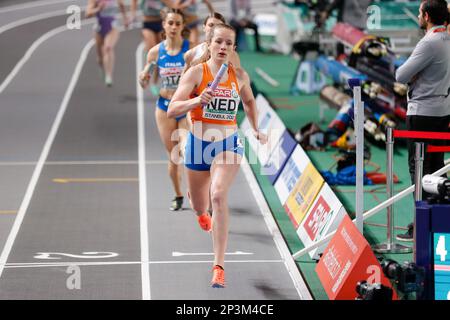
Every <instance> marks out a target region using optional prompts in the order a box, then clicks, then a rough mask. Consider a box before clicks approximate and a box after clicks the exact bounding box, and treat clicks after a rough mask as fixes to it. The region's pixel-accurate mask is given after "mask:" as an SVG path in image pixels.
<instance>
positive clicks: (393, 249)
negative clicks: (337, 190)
mask: <svg viewBox="0 0 450 320" xmlns="http://www.w3.org/2000/svg"><path fill="white" fill-rule="evenodd" d="M393 132H394V131H393V130H391V131H390V133H389V131H388V136H387V141H388V142H389V143H387V146H386V148H387V153H388V154H387V165H388V167H387V168H386V170H387V181H386V189H387V193H388V199H387V200H386V201H384V202H382V203H380V204H379V205H377V206H375V207H374V208H372V209H370V210H368V211H367V212H366V213H364V214H363V215H362V219H363V220H367V219H369V218H370V217H372V216H374V215H375V214H377V213H378V212H380V211H382V210H383V209H387V211H388V242H387V243H385V244H381V245H379V247H380V249H381V250H383V249H385V251H378V252H390V253H399V252H402V253H404V252H405V251H401V250H402V249H401V248H403V247H405V246H401V245H398V244H395V243H394V242H393V233H394V232H393V231H394V230H393V229H394V223H393V207H392V205H393V204H394V203H395V202H396V201H398V200H400V199H402V198H404V197H406V196H407V195H409V194H411V193H413V192H415V191H416V196H415V200H418V199H419V198H420V199H421V198H422V181H421V180H422V171H423V170H422V168H423V159H424V144H423V143H416V158H415V161H416V176H415V182H416V183H415V184H414V185H412V186H410V187H409V188H407V189H405V190H403V191H401V192H399V193H398V194H396V195H393V143H394V142H393V141H394V140H393V138H394V134H393ZM410 133H411V134H414V135H415V137H416V138H422V139H442V140H448V139H449V138H450V134H448V133H442V134H440V133H433V132H427V133H421V132H415V131H410ZM438 135H440V136H438ZM395 136H396V137H399V138H408V137H409V135H408V133H405V131H396V132H395ZM431 149H433V148H431ZM444 151H448V149H447V150H444ZM432 152H433V151H432ZM449 171H450V163H449V164H447V165H446V166H444V167H443V168H441V169H440V170H438V171H436V172H434V173H433V174H432V175H433V176H440V175H442V174H445V173H447V172H449ZM353 221H354V222H355V221H356V219H354V220H353ZM335 233H336V231H334V232H331V233H329V234H328V235H327V236H325V237H324V238H322V239H321V240H320V241H318V242H316V243H314V244H312V245H311V246H309V247H306V248H304V249H302V250H299V251H297V252H296V253H294V254H293V255H292V257H293V258H294V259H297V258H299V257H301V256H303V255H305V254H306V253H308V252H309V251H311V250H314V249H316V248H318V247H320V246H322V245H323V244H325V243H327V242H328V241H330V240H331V238H332V237H333V236H334V234H335ZM414 246H415V241H414ZM405 248H408V251H406V252H411V248H409V247H405ZM386 250H389V251H386ZM397 250H400V251H397ZM404 250H406V249H404ZM414 257H415V250H414ZM414 260H415V258H414Z"/></svg>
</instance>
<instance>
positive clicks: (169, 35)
mask: <svg viewBox="0 0 450 320" xmlns="http://www.w3.org/2000/svg"><path fill="white" fill-rule="evenodd" d="M162 26H163V29H164V33H165V37H166V39H165V40H164V41H162V42H160V43H159V44H157V45H156V46H154V47H153V48H151V49H150V51H149V52H148V54H147V64H146V65H145V67H144V70H143V71H142V72H141V74H140V75H139V82H140V84H141V86H142V87H143V88H146V87H147V86H148V84H149V81H150V76H151V75H153V70H152V69H153V68H155V67H156V68H157V70H158V74H159V77H160V78H161V88H160V91H159V95H160V96H159V99H158V101H157V103H156V109H155V118H156V124H157V126H158V130H159V135H160V137H161V140H162V142H163V143H164V146H165V147H166V150H167V152H168V154H169V176H170V178H171V181H172V185H173V188H174V191H175V198H174V199H173V200H172V205H171V207H170V209H171V210H180V209H181V208H182V205H183V193H182V191H181V173H182V168H183V167H182V166H181V160H180V154H179V152H178V151H179V150H183V146H184V141H185V134H186V132H187V128H188V125H187V122H186V117H185V116H183V117H179V118H177V119H169V118H168V117H167V108H168V106H169V102H170V99H171V98H172V96H173V95H174V93H175V91H176V89H177V87H178V83H179V81H180V77H181V74H182V72H183V69H184V64H185V62H184V58H183V56H184V54H185V53H186V52H187V51H188V50H189V49H190V44H189V41H188V40H186V39H184V38H183V37H182V31H183V29H184V26H185V24H184V16H183V14H182V12H181V11H179V10H175V9H167V10H166V12H164V14H163V23H162ZM178 129H180V130H178ZM176 130H178V133H180V137H179V141H173V140H172V136H173V133H174V132H175V131H176Z"/></svg>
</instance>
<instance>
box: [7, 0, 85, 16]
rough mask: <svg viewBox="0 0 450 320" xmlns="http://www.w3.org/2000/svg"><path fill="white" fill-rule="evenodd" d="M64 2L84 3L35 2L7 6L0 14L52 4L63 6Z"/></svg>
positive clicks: (60, 0) (65, 0)
mask: <svg viewBox="0 0 450 320" xmlns="http://www.w3.org/2000/svg"><path fill="white" fill-rule="evenodd" d="M64 2H74V4H76V3H80V2H82V1H74V0H43V1H33V3H24V4H16V5H13V6H7V7H5V8H2V9H0V13H5V12H11V11H17V10H23V9H30V8H35V7H42V6H46V5H51V4H61V3H64ZM82 3H83V2H82Z"/></svg>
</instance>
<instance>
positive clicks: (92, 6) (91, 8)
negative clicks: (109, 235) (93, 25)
mask: <svg viewBox="0 0 450 320" xmlns="http://www.w3.org/2000/svg"><path fill="white" fill-rule="evenodd" d="M103 7H104V5H103V6H102V5H97V2H96V1H95V0H89V2H88V5H87V7H86V18H91V17H93V16H95V15H96V14H97V13H98V12H100V10H102V8H103Z"/></svg>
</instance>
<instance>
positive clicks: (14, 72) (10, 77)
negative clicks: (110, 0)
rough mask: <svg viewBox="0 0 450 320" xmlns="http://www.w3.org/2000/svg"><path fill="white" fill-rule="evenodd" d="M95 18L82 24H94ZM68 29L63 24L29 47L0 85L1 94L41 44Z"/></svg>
mask: <svg viewBox="0 0 450 320" xmlns="http://www.w3.org/2000/svg"><path fill="white" fill-rule="evenodd" d="M93 22H94V19H89V20H85V21H83V22H81V25H82V26H84V25H86V24H92V23H93ZM66 30H68V29H67V27H66V26H61V27H58V28H55V29H52V30H50V31H49V32H47V33H45V34H44V35H42V36H41V37H40V38H39V39H37V40H36V41H35V42H33V44H32V45H31V46H30V47H29V48H28V50H27V52H26V53H25V54H24V56H23V57H22V59H20V61H19V62H17V64H16V65H15V67H14V69H13V70H12V71H11V72H10V73H9V74H8V76H7V77H6V78H5V80H4V81H3V82H2V84H1V85H0V94H1V93H2V92H3V91H5V89H6V87H7V86H8V85H9V84H10V82H11V81H12V80H13V79H14V77H15V76H16V75H17V74H18V73H19V71H20V69H22V67H23V66H24V64H25V63H26V62H27V61H28V60H29V59H30V57H31V55H32V54H33V53H34V51H36V50H37V49H38V48H39V46H40V45H41V44H42V43H44V42H45V41H47V40H48V39H50V38H51V37H53V36H55V35H57V34H58V33H61V32H63V31H66Z"/></svg>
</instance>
